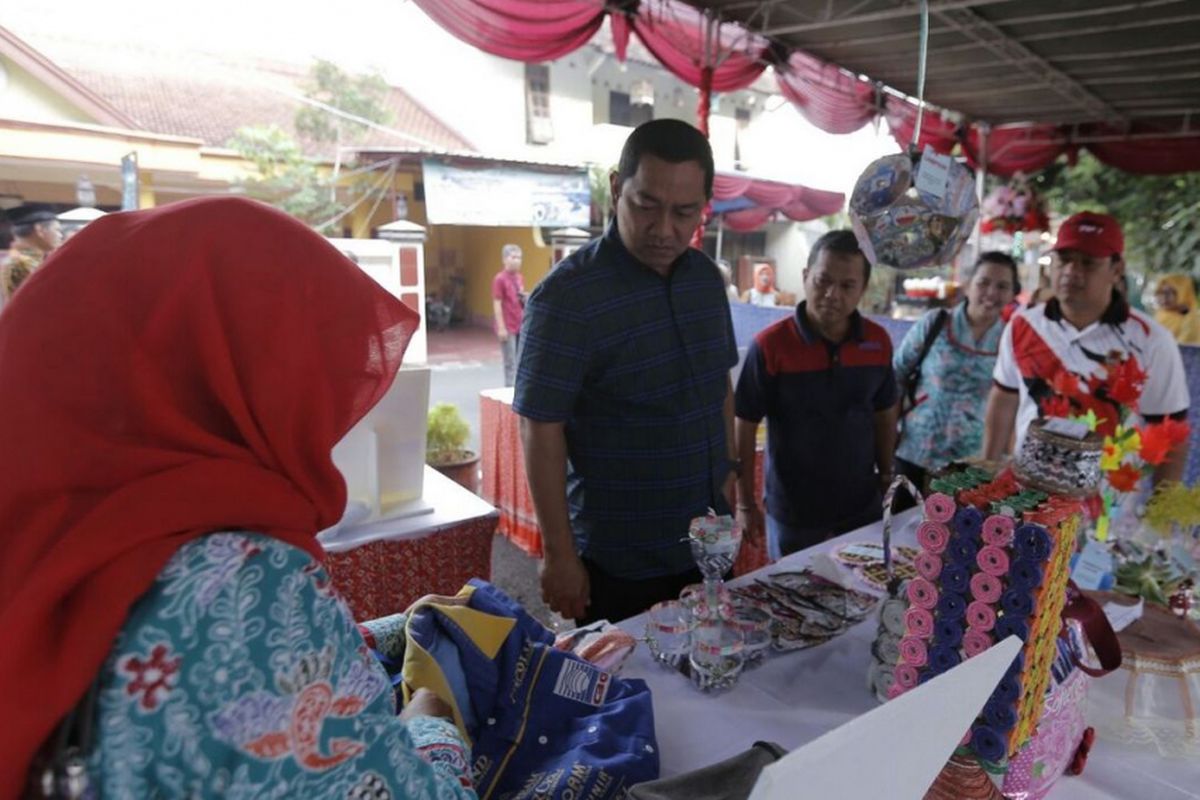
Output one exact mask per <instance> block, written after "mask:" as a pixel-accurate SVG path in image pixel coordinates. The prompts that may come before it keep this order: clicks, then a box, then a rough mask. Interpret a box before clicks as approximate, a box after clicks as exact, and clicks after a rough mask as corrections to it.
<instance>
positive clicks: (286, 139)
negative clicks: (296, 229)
mask: <svg viewBox="0 0 1200 800" xmlns="http://www.w3.org/2000/svg"><path fill="white" fill-rule="evenodd" d="M229 147H230V149H232V150H234V151H236V152H237V154H238V155H240V156H241V157H242V158H244V159H246V160H247V161H249V162H250V163H251V164H253V165H254V174H253V175H252V176H250V177H248V178H245V179H244V180H241V181H239V182H238V187H239V188H240V189H241V190H242V191H243V192H245V194H246V195H247V196H248V197H252V198H254V199H255V200H262V201H263V202H266V203H270V204H271V205H273V206H275V207H276V208H278V209H280V210H281V211H285V212H287V213H288V214H291V215H292V216H294V217H296V218H297V219H299V220H300V221H301V222H304V223H307V224H309V225H319V224H321V223H323V222H325V221H326V220H328V219H330V218H332V217H333V216H334V215H335V214H337V213H338V211H339V210H340V209H341V205H340V204H339V203H337V202H335V201H334V200H333V199H332V194H333V192H332V189H333V183H332V181H331V180H330V178H329V177H328V176H327V175H326V174H324V173H323V172H322V170H321V169H320V167H319V166H318V164H317V162H316V161H314V160H313V159H311V158H309V157H308V156H306V155H304V153H303V152H302V151H301V149H300V145H299V144H297V143H296V140H295V139H293V138H292V137H291V136H289V135H288V133H287V132H286V131H284V130H283V129H282V128H279V127H278V126H275V125H249V126H246V127H243V128H239V129H238V130H237V131H236V132H235V133H234V135H233V138H232V139H230V141H229ZM333 230H334V229H333V228H331V229H330V230H321V231H319V232H320V233H332V232H333Z"/></svg>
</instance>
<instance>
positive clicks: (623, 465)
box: [513, 119, 737, 622]
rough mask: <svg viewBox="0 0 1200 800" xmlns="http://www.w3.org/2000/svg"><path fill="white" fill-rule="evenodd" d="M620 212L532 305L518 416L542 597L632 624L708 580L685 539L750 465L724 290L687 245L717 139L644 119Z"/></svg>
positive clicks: (622, 181) (713, 270) (581, 614)
mask: <svg viewBox="0 0 1200 800" xmlns="http://www.w3.org/2000/svg"><path fill="white" fill-rule="evenodd" d="M610 180H611V186H612V197H613V203H614V206H615V210H616V219H615V220H614V222H613V224H611V225H610V226H609V228H608V230H607V231H606V232H605V234H604V235H603V236H602V237H600V238H599V239H595V240H593V241H591V242H589V243H588V244H587V245H586V246H585V247H583V248H581V249H580V250H578V251H576V252H575V253H573V254H572V255H571V256H570V257H568V258H567V259H565V260H564V261H562V262H561V263H560V264H558V265H557V266H556V267H555V268H554V269H553V270H552V271H551V272H550V274H549V275H547V276H546V278H545V280H543V281H542V283H541V284H540V285H539V286H538V287H537V289H536V290H534V292H533V294H532V296H531V297H530V298H529V302H528V304H527V306H526V308H525V320H524V325H523V327H522V330H521V345H522V351H521V358H520V365H519V368H518V372H517V383H516V393H515V396H514V402H513V407H514V409H515V410H516V412H517V413H518V414H519V415H520V416H521V438H522V441H523V444H524V450H525V465H526V472H527V474H528V476H529V488H530V492H531V494H532V496H533V503H534V507H535V509H536V511H537V517H538V525H539V526H540V528H541V531H542V539H543V544H544V550H545V558H544V561H543V563H542V575H541V581H542V595H543V597H544V598H545V600H546V602H547V603H548V604H549V605H550V607H551V608H552V609H554V610H555V611H557V612H558V613H560V614H562V615H563V616H564V617H567V618H575V619H577V620H580V621H585V622H586V621H590V620H594V619H600V618H607V619H611V620H614V621H615V620H619V619H624V618H626V617H629V616H632V615H634V614H637V613H639V612H641V611H643V610H645V609H646V608H648V607H649V606H650V605H652V604H653V603H655V602H657V601H659V600H664V599H667V598H673V597H675V596H677V595H678V593H679V590H680V589H681V588H683V587H684V586H685V585H687V584H688V583H691V582H693V581H697V580H699V579H700V575H699V573H698V572H697V570H696V568H695V563H694V561H693V559H692V556H691V552H690V550H689V548H688V545H687V543H686V541H685V537H686V536H687V529H688V523H689V522H690V520H691V519H692V518H694V517H696V516H700V515H702V514H704V513H706V512H707V510H708V509H709V508H713V509H715V510H716V511H717V512H718V513H723V514H724V513H729V510H730V505H731V503H730V497H731V493H732V491H733V482H734V479H735V473H736V471H737V462H736V460H735V459H734V458H733V456H731V453H733V452H734V450H733V447H734V443H733V435H732V426H733V399H732V389H731V386H730V381H729V370H730V369H731V368H732V367H733V366H734V365H735V364H736V363H737V348H736V346H735V344H734V338H733V326H732V323H731V321H730V317H729V303H728V301H727V300H726V293H725V285H724V282H723V281H722V279H721V276H720V273H719V272H718V271H717V267H716V265H715V264H713V262H712V261H711V260H710V259H709V258H708V257H707V256H705V255H704V254H703V253H701V252H699V251H698V250H694V249H692V248H690V247H689V242H690V241H691V237H692V234H693V232H694V231H695V230H696V227H697V225H699V223H700V220H701V216H702V214H703V211H704V206H705V204H706V203H707V202H708V199H709V198H710V197H711V195H712V182H713V159H712V150H711V149H710V148H709V145H708V142H707V140H706V139H705V138H704V136H703V135H702V134H701V133H700V132H699V131H698V130H696V129H695V128H693V127H692V126H691V125H688V124H687V123H684V122H680V121H678V120H669V119H662V120H654V121H653V122H648V123H645V124H644V125H641V126H639V127H638V128H637V129H636V130H635V131H634V132H633V133H632V134H630V136H629V139H628V140H627V141H626V143H625V147H624V149H623V150H622V152H621V160H620V163H619V165H618V168H617V170H616V172H614V173H613V174H612V175H611V176H610Z"/></svg>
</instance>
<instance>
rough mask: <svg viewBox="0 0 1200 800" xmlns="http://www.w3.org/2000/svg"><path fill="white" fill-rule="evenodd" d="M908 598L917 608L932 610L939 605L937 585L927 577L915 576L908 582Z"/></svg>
mask: <svg viewBox="0 0 1200 800" xmlns="http://www.w3.org/2000/svg"><path fill="white" fill-rule="evenodd" d="M908 600H909V602H910V603H912V604H913V605H914V606H916V607H917V608H924V609H926V610H930V609H932V608H933V607H934V606H936V605H937V601H938V590H937V587H936V586H934V585H933V584H932V583H930V582H929V581H928V580H926V579H925V578H913V579H912V580H911V581H909V582H908Z"/></svg>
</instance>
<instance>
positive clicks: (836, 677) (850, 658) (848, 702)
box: [621, 510, 1200, 800]
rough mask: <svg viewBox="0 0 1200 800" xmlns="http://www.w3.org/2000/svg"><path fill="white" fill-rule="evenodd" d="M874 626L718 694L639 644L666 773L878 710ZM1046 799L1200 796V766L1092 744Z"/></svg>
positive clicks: (906, 532)
mask: <svg viewBox="0 0 1200 800" xmlns="http://www.w3.org/2000/svg"><path fill="white" fill-rule="evenodd" d="M915 521H916V511H915V510H914V511H910V512H907V513H905V514H902V515H899V516H898V517H896V519H895V525H894V526H893V531H894V532H895V534H896V535H895V536H894V540H893V545H895V544H915V537H914V536H913V528H914V527H915ZM906 523H907V524H906ZM881 536H882V526H881V524H880V523H876V524H875V525H870V526H867V527H865V528H861V529H859V530H857V531H853V532H851V533H848V534H845V535H844V536H841V537H838V538H837V539H834V540H832V541H830V542H826V543H825V544H823V545H820V546H818V547H815V548H811V549H810V550H805V551H803V552H800V553H795V554H793V555H791V556H788V557H787V558H785V559H783V560H782V561H780V562H779V563H777V564H774V565H771V566H769V567H766V568H764V569H763V570H761V571H760V572H759V573H752V574H751V575H748V576H744V577H743V578H740V579H738V580H737V581H735V582H734V583H735V584H736V583H741V582H743V581H747V580H753V578H754V576H755V575H761V574H769V573H771V572H778V571H785V570H795V569H800V568H802V567H803V566H805V565H806V564H807V563H808V562H809V561H810V560H811V558H812V556H813V555H814V554H816V553H818V552H822V551H827V550H829V549H831V548H832V547H834V546H836V545H839V544H841V543H843V542H854V541H874V542H878V541H881ZM876 624H877V616H876V614H874V613H873V614H872V615H871V616H870V617H869V618H868V619H867V621H865V622H863V623H862V624H860V625H858V626H856V627H855V628H853V629H852V630H850V631H849V632H848V633H846V634H845V635H843V636H840V637H838V638H836V639H834V640H833V641H831V642H829V643H827V644H824V645H821V646H820V647H815V648H812V649H809V650H802V651H798V652H793V653H773V654H771V655H770V656H769V657H768V658H767V660H766V662H765V663H763V664H762V665H760V666H757V667H754V668H752V669H750V670H748V671H746V672H745V673H743V674H742V676H741V679H740V680H739V681H738V684H737V685H736V686H735V687H734V688H733V689H731V690H730V691H727V692H724V693H721V694H716V695H707V694H703V693H701V692H699V691H698V690H696V689H694V688H693V687H692V685H691V684H690V683H689V682H688V681H687V680H686V679H685V678H683V677H682V676H681V675H679V674H678V673H675V672H673V671H670V670H667V669H666V668H664V667H661V666H659V665H658V664H656V663H655V662H654V661H653V659H651V657H650V655H649V653H648V652H647V649H646V648H645V647H644V646H642V647H638V649H637V651H636V652H635V653H634V655H633V656H632V657H631V658H630V660H629V661H628V662H627V663H626V666H625V669H624V671H623V673H622V674H623V675H624V676H625V677H633V678H643V679H644V680H645V681H646V682H647V684H649V686H650V688H651V690H652V692H653V695H654V716H655V729H656V733H657V736H658V744H659V750H660V755H661V758H662V773H663V775H664V776H670V775H675V774H678V773H680V772H686V771H688V770H691V769H695V768H697V767H701V766H704V765H706V764H711V763H713V762H715V761H719V760H721V759H723V758H727V757H728V756H731V755H734V754H735V753H738V752H740V751H742V750H744V749H746V748H747V747H749V746H750V745H751V744H753V743H754V742H755V741H756V740H760V739H761V740H769V741H774V742H778V743H779V744H781V745H783V746H784V747H787V748H794V747H798V746H799V745H802V744H804V743H805V742H808V741H810V740H812V739H815V738H817V737H818V736H820V735H821V734H823V733H825V732H827V731H829V730H832V729H833V728H836V727H837V726H839V725H841V724H842V723H844V722H846V721H848V720H850V719H852V718H853V717H855V716H857V715H859V714H861V713H863V712H865V711H868V710H870V709H871V708H874V707H875V705H876V704H875V699H874V696H873V695H872V694H871V693H870V692H869V691H868V690H867V685H866V675H867V665H868V662H869V660H870V654H869V648H870V644H871V640H872V639H873V638H874V636H875V630H876ZM644 626H645V621H644V619H643V617H640V616H639V617H634V618H632V619H629V620H626V621H625V622H623V623H621V627H622V628H624V629H626V630H628V631H629V632H631V633H633V634H634V635H637V636H640V635H642V634H643V632H644ZM1124 684H1125V680H1124V677H1123V676H1121V675H1119V674H1117V675H1112V676H1108V677H1106V678H1101V679H1099V680H1096V681H1092V683H1091V686H1090V687H1089V693H1090V694H1089V696H1095V694H1097V693H1101V692H1115V693H1118V694H1119V693H1120V692H1121V691H1122V690H1123V687H1124ZM915 735H919V733H916V734H915ZM947 755H949V754H947ZM864 767H866V768H869V765H864ZM796 797H797V798H801V797H802V794H799V793H798V794H797V795H796ZM1049 798H1050V800H1077V799H1078V800H1085V798H1086V800H1096V799H1101V800H1103V798H1122V799H1125V800H1181V798H1200V763H1195V762H1191V761H1184V760H1168V759H1163V758H1160V757H1159V756H1158V755H1157V753H1155V752H1153V751H1148V750H1140V749H1134V748H1131V747H1127V746H1124V745H1121V744H1117V743H1113V742H1106V741H1104V740H1103V739H1097V741H1096V744H1095V746H1094V747H1093V748H1092V752H1091V756H1090V757H1089V759H1088V763H1087V768H1086V769H1085V770H1084V773H1083V774H1082V775H1080V776H1077V777H1071V776H1064V777H1063V778H1062V779H1060V780H1059V782H1058V783H1057V784H1056V785H1055V787H1054V789H1053V790H1052V792H1051V793H1050V795H1049Z"/></svg>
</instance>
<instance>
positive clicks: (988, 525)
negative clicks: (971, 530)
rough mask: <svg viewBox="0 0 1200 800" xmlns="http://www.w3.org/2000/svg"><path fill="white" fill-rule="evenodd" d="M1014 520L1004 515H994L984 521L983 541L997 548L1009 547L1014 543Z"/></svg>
mask: <svg viewBox="0 0 1200 800" xmlns="http://www.w3.org/2000/svg"><path fill="white" fill-rule="evenodd" d="M1013 527H1014V523H1013V519H1012V517H1006V516H1004V515H1003V514H993V515H992V516H990V517H988V518H987V519H985V520H984V521H983V541H984V542H986V543H987V544H994V545H996V546H997V547H1007V546H1008V545H1009V544H1010V543H1011V542H1012V537H1013Z"/></svg>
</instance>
